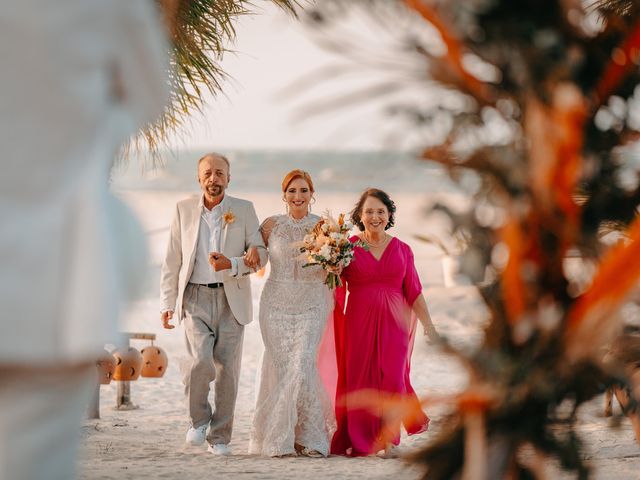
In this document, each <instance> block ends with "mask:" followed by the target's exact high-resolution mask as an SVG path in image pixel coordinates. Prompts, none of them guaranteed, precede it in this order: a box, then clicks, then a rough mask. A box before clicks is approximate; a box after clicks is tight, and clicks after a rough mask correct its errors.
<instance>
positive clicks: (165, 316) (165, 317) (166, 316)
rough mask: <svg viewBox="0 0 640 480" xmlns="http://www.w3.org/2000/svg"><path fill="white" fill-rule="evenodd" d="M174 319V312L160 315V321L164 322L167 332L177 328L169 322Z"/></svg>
mask: <svg viewBox="0 0 640 480" xmlns="http://www.w3.org/2000/svg"><path fill="white" fill-rule="evenodd" d="M172 318H173V310H167V311H166V312H162V313H161V314H160V320H162V326H163V327H164V328H166V329H167V330H171V329H172V328H176V326H175V325H171V324H170V323H169V320H171V319H172Z"/></svg>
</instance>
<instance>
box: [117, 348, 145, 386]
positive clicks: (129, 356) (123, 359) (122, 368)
mask: <svg viewBox="0 0 640 480" xmlns="http://www.w3.org/2000/svg"><path fill="white" fill-rule="evenodd" d="M113 358H115V360H116V371H115V372H114V374H113V379H114V380H119V381H133V380H137V379H138V377H139V376H140V370H141V369H142V355H140V352H139V351H138V350H136V349H135V348H133V347H120V348H118V349H117V350H114V352H113Z"/></svg>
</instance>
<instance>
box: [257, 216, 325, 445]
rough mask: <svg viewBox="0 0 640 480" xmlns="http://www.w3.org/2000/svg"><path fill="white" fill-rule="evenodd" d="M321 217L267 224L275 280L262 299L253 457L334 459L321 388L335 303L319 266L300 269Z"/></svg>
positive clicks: (283, 218) (280, 219) (281, 218)
mask: <svg viewBox="0 0 640 480" xmlns="http://www.w3.org/2000/svg"><path fill="white" fill-rule="evenodd" d="M318 220H319V217H318V216H316V215H311V214H309V215H307V216H306V217H304V218H303V219H301V220H295V219H293V218H292V217H290V216H289V215H279V216H276V217H271V218H269V219H267V220H266V221H265V222H264V224H263V227H265V226H268V227H266V229H267V231H268V230H269V228H270V229H271V231H270V233H268V235H269V236H268V248H269V261H270V263H271V273H270V275H269V278H268V279H267V281H266V283H265V286H264V290H263V291H262V296H261V298H260V330H261V332H262V339H263V341H264V346H265V352H264V357H263V362H262V370H261V376H260V377H261V378H260V382H259V387H258V396H257V401H256V411H255V416H254V419H253V426H252V429H251V439H250V442H249V453H252V454H260V455H267V456H280V455H287V454H292V453H294V452H295V449H294V443H297V444H299V445H301V446H304V447H307V449H309V450H317V451H318V452H320V453H322V454H323V455H328V453H329V441H330V435H331V434H332V433H333V431H334V430H335V418H334V415H333V411H332V408H331V403H330V401H329V398H328V395H327V393H326V391H325V389H324V387H323V385H322V383H321V381H320V375H319V373H318V367H317V353H318V346H319V344H320V340H321V338H322V334H323V332H324V328H325V324H326V320H327V316H328V314H329V311H330V309H331V308H332V306H333V305H332V299H331V295H330V293H329V290H328V288H327V287H326V285H324V283H323V282H324V278H325V273H324V271H323V270H322V269H321V268H320V267H317V266H312V267H306V268H302V265H304V263H305V260H304V259H300V258H299V256H300V251H299V248H297V247H295V246H293V245H292V244H293V243H294V242H299V241H301V240H302V239H303V237H304V236H305V235H306V233H307V232H308V231H309V230H310V229H311V228H313V226H314V225H315V224H316V223H317V221H318Z"/></svg>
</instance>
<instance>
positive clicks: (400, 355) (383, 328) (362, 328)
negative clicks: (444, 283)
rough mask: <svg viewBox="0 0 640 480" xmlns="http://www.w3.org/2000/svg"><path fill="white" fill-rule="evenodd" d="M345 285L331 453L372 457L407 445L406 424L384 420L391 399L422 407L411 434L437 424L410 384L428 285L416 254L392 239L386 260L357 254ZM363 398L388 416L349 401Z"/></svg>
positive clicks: (409, 423)
mask: <svg viewBox="0 0 640 480" xmlns="http://www.w3.org/2000/svg"><path fill="white" fill-rule="evenodd" d="M357 239H358V237H355V236H354V237H352V238H351V241H352V242H355V241H356V240H357ZM343 279H344V280H345V281H346V288H347V290H348V292H349V297H348V302H347V305H346V311H345V312H344V315H342V307H343V306H344V290H343V291H342V292H340V291H338V292H336V298H337V303H336V313H335V315H334V319H335V324H334V328H335V342H336V343H335V345H336V356H337V367H338V379H337V386H336V404H335V405H336V407H335V408H336V422H337V430H336V432H335V434H334V436H333V439H332V442H331V453H332V454H337V455H352V456H359V455H370V454H373V453H376V452H377V451H378V450H381V449H382V448H384V446H385V443H393V444H395V445H397V444H398V443H399V442H400V422H396V423H395V424H389V423H388V422H384V421H383V419H382V418H381V417H384V408H385V404H384V399H388V398H397V399H399V398H402V399H403V400H408V401H409V402H415V404H414V407H417V408H415V409H414V415H413V417H412V418H411V420H405V421H404V427H405V429H406V431H407V433H409V434H415V433H419V432H423V431H425V430H426V429H427V428H428V425H429V418H428V417H427V415H426V414H424V412H423V411H422V410H421V409H420V407H419V405H418V398H417V396H416V394H415V392H414V390H413V387H412V386H411V383H410V380H409V368H410V359H411V351H412V349H413V337H414V333H415V325H416V319H415V316H414V315H412V313H411V308H410V306H411V305H413V302H414V301H415V300H416V298H417V297H418V295H419V294H420V293H421V291H422V285H421V283H420V279H419V277H418V273H417V271H416V268H415V265H414V260H413V253H412V251H411V248H410V247H409V246H408V245H407V244H406V243H404V242H402V241H400V240H398V239H397V238H392V239H391V241H390V242H389V244H388V245H387V248H386V249H385V251H384V253H383V254H382V257H381V258H380V260H376V258H375V257H374V256H373V255H372V254H371V253H370V252H368V251H366V250H364V249H362V248H360V247H356V248H355V256H354V259H353V261H352V262H351V265H349V266H348V267H347V268H346V269H345V270H344V272H343ZM341 294H342V295H341ZM358 391H367V394H366V398H368V399H371V400H372V401H373V402H374V403H378V407H379V409H380V410H379V411H378V412H375V409H373V410H372V409H371V408H363V406H362V405H361V404H360V403H359V402H360V401H361V399H359V400H358V399H356V398H354V397H353V396H351V397H350V396H349V394H353V392H358ZM352 400H353V401H352ZM416 411H417V414H416V413H415V412H416Z"/></svg>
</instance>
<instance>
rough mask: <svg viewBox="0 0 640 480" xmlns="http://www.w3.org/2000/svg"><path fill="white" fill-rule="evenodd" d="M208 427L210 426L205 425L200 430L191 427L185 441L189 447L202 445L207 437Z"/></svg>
mask: <svg viewBox="0 0 640 480" xmlns="http://www.w3.org/2000/svg"><path fill="white" fill-rule="evenodd" d="M208 426H209V425H208V424H206V423H205V424H204V425H202V426H200V427H198V428H193V427H190V428H189V430H187V438H185V441H186V442H187V443H188V444H189V445H202V444H203V443H204V439H205V437H206V436H207V427H208Z"/></svg>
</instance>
